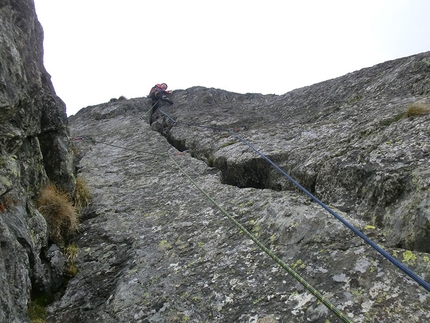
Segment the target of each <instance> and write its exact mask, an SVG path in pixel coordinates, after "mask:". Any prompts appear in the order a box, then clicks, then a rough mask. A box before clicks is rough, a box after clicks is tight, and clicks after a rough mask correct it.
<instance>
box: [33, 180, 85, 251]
mask: <svg viewBox="0 0 430 323" xmlns="http://www.w3.org/2000/svg"><path fill="white" fill-rule="evenodd" d="M37 208H38V210H39V212H40V213H42V215H43V216H44V218H45V219H46V222H47V224H48V230H49V238H50V240H52V241H53V242H54V243H56V244H58V245H60V246H63V245H64V244H65V243H66V241H67V240H68V238H69V237H70V236H71V235H72V234H73V233H74V232H75V231H76V230H77V228H78V216H77V213H76V210H75V208H74V207H73V205H72V203H71V202H70V200H69V197H68V195H67V194H65V193H63V192H60V191H59V190H58V189H57V188H56V187H55V185H53V184H49V185H47V186H46V187H45V188H44V189H42V191H41V193H40V196H39V199H38V201H37Z"/></svg>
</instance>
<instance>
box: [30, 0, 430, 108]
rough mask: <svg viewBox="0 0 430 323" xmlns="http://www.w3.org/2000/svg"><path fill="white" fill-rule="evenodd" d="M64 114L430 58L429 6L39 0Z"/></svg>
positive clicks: (373, 0)
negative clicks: (163, 93)
mask: <svg viewBox="0 0 430 323" xmlns="http://www.w3.org/2000/svg"><path fill="white" fill-rule="evenodd" d="M35 5H36V12H37V15H38V18H39V21H40V22H41V24H42V26H43V28H44V31H45V39H44V50H45V54H44V62H45V67H46V69H47V71H48V73H50V74H51V76H52V82H53V84H54V87H55V89H56V92H57V95H58V96H60V97H61V98H62V99H63V101H64V102H65V103H66V105H67V113H68V115H72V114H75V113H76V112H77V111H78V110H79V109H81V108H83V107H86V106H88V105H95V104H99V103H103V102H107V101H109V100H110V99H111V98H118V97H119V96H125V97H126V98H134V97H142V96H146V95H147V94H148V92H149V90H150V88H151V87H152V86H153V85H154V84H156V83H161V82H165V83H167V84H168V85H169V89H170V90H175V89H186V88H189V87H192V86H197V85H199V86H205V87H215V88H220V89H224V90H228V91H233V92H239V93H247V92H255V93H263V94H269V93H275V94H283V93H286V92H288V91H291V90H293V89H296V88H300V87H303V86H307V85H311V84H314V83H317V82H320V81H325V80H328V79H331V78H334V77H338V76H341V75H344V74H347V73H350V72H353V71H356V70H359V69H362V68H365V67H370V66H373V65H376V64H378V63H382V62H384V61H387V60H391V59H396V58H400V57H405V56H409V55H414V54H418V53H421V52H426V51H429V50H430V18H429V15H430V0H360V1H355V0H324V1H323V0H308V1H306V0H301V1H299V0H295V1H289V0H264V1H261V0H258V1H254V0H216V1H209V0H206V1H205V0H165V1H146V0H121V1H118V0H35Z"/></svg>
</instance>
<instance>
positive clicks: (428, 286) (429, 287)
mask: <svg viewBox="0 0 430 323" xmlns="http://www.w3.org/2000/svg"><path fill="white" fill-rule="evenodd" d="M160 112H161V113H162V114H164V115H165V116H166V117H168V118H169V119H170V120H171V121H172V122H173V123H175V124H177V122H176V121H175V120H174V119H173V118H171V117H170V116H169V115H168V114H167V113H165V112H164V111H160ZM187 125H188V126H198V125H190V124H187ZM208 128H209V127H208ZM217 130H225V131H228V132H229V133H230V134H231V135H233V136H234V137H236V138H237V139H238V140H239V141H241V142H243V143H244V144H245V145H247V146H248V147H249V148H251V149H252V150H254V151H255V152H256V153H257V154H258V155H260V156H261V157H263V158H264V159H265V160H266V161H268V162H269V163H270V164H271V165H272V166H273V167H275V168H276V170H278V171H279V172H280V173H281V174H282V175H283V176H285V177H286V178H288V179H289V180H290V181H291V182H292V183H293V184H294V185H296V186H297V187H298V188H299V189H300V190H302V191H303V192H304V193H305V194H306V195H308V196H309V197H310V198H311V199H312V200H313V201H315V202H316V203H318V204H319V205H320V206H321V207H322V208H324V209H325V210H326V211H328V212H329V213H330V214H331V215H333V216H334V217H335V218H336V219H338V220H339V221H340V222H342V223H343V224H344V225H345V226H346V227H347V228H349V229H350V230H351V231H352V232H354V233H355V234H356V235H358V236H359V237H360V238H362V239H363V240H364V241H365V242H366V243H367V244H369V245H370V246H371V247H372V248H373V249H375V250H376V251H377V252H379V253H380V254H381V255H382V256H384V257H385V258H386V259H388V260H389V261H391V263H393V264H394V265H395V266H396V267H397V268H399V269H400V270H402V271H403V272H404V273H405V274H406V275H408V276H409V277H410V278H412V279H413V280H415V281H416V282H417V283H418V284H419V285H421V286H422V287H424V288H425V289H426V290H427V291H429V292H430V284H429V283H428V282H426V281H425V280H424V279H422V278H421V277H419V276H418V275H417V274H415V273H414V272H413V271H412V270H410V269H409V268H408V267H406V266H405V265H404V264H403V263H401V262H400V261H399V260H397V259H396V258H394V257H393V256H392V255H390V254H389V253H388V252H386V251H385V250H384V249H382V248H381V247H379V246H378V245H377V244H376V243H375V242H373V241H372V240H371V239H369V238H368V237H367V236H366V235H365V234H364V233H362V232H361V231H360V230H358V229H356V228H355V227H354V226H353V225H352V224H350V223H349V222H348V221H346V220H345V219H344V218H342V217H341V216H340V215H339V214H337V213H336V212H334V211H333V210H332V209H330V208H329V207H328V206H327V205H325V204H324V203H323V202H321V201H320V200H319V199H317V198H316V197H315V196H314V195H312V193H310V192H309V191H308V190H307V189H305V188H304V187H303V186H302V185H300V184H299V183H298V182H297V181H296V180H294V179H293V178H292V177H291V176H290V175H288V174H287V173H286V172H284V171H283V170H282V169H281V168H280V167H279V166H278V165H276V164H275V163H274V162H273V161H272V160H270V159H269V158H268V157H267V156H266V155H264V154H263V153H261V152H260V151H258V150H257V149H256V148H255V147H254V146H253V145H251V144H250V143H249V142H248V141H246V140H245V139H244V138H242V137H241V136H239V135H238V134H237V133H235V132H234V131H233V130H229V129H222V128H217Z"/></svg>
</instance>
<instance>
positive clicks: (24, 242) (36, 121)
mask: <svg viewBox="0 0 430 323" xmlns="http://www.w3.org/2000/svg"><path fill="white" fill-rule="evenodd" d="M42 41H43V30H42V27H41V26H40V24H39V22H38V20H37V16H36V14H35V9H34V3H33V1H32V0H2V1H0V273H1V274H0V289H1V293H0V322H26V321H28V317H27V309H28V303H29V300H30V292H31V291H32V292H37V291H45V292H52V291H53V290H54V289H55V286H54V285H55V283H53V282H54V280H56V279H58V277H54V276H53V275H52V271H51V268H50V265H49V260H48V259H47V258H45V256H44V254H45V252H46V251H47V248H48V237H47V226H46V222H45V220H44V218H43V217H42V215H41V214H40V213H39V212H38V211H37V210H36V208H35V206H34V199H35V198H36V197H37V196H38V194H39V191H40V188H41V187H42V185H43V184H45V183H47V181H48V180H50V181H52V182H53V183H56V184H57V185H58V186H60V187H62V189H63V190H65V191H67V192H73V190H74V185H75V181H74V177H73V172H72V170H73V167H72V160H73V154H72V153H71V149H70V148H71V146H70V139H69V130H68V128H67V116H66V113H65V105H64V103H63V102H62V101H61V100H60V99H59V98H58V97H57V96H56V94H55V91H54V89H53V86H52V83H51V81H50V76H49V74H48V73H47V72H46V70H45V68H44V67H43V47H42ZM57 287H58V286H57Z"/></svg>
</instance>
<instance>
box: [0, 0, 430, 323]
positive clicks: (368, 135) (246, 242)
mask: <svg viewBox="0 0 430 323" xmlns="http://www.w3.org/2000/svg"><path fill="white" fill-rule="evenodd" d="M12 3H13V5H11V4H12ZM5 4H6V5H3V6H2V5H0V42H1V44H2V46H0V57H1V58H2V59H1V66H0V80H2V81H0V82H1V85H0V86H1V87H2V88H3V91H1V92H0V107H1V110H2V111H1V113H0V123H1V127H0V143H1V146H0V153H1V157H0V166H1V167H0V193H1V194H2V195H1V198H0V247H1V248H0V272H1V273H2V275H0V287H1V290H2V293H1V294H0V321H1V322H28V304H29V303H28V302H29V299H30V296H31V295H33V296H34V295H40V293H43V292H48V293H50V294H51V296H52V298H53V299H54V302H53V303H52V304H51V305H50V306H49V307H48V318H47V320H46V321H47V322H64V323H68V322H70V323H72V322H73V323H75V322H96V321H103V322H105V323H117V322H136V323H149V322H151V323H157V322H159V323H162V322H195V323H197V322H238V323H241V322H243V323H245V322H248V323H249V322H267V323H269V322H270V323H274V322H293V323H294V322H297V323H299V322H305V321H306V322H316V323H319V322H326V321H335V320H336V318H335V316H334V314H333V313H332V312H330V311H329V310H328V309H327V308H325V307H324V306H323V305H322V304H318V302H317V301H316V300H315V299H314V298H313V297H312V296H311V295H310V293H308V292H306V291H305V290H304V288H303V287H302V286H301V285H300V284H299V283H298V282H297V281H295V280H294V279H293V278H292V277H290V276H289V275H287V274H286V273H285V272H284V271H283V270H281V268H280V267H279V266H277V265H276V264H275V263H274V262H273V261H272V260H271V259H269V258H268V257H266V256H265V255H264V253H263V252H262V251H261V250H260V249H259V248H257V247H256V246H255V244H254V243H253V242H252V241H251V240H250V239H247V238H246V237H245V236H244V235H243V234H241V233H240V232H239V231H238V229H237V228H236V227H235V226H233V225H232V224H231V223H230V221H229V220H228V219H226V218H225V217H223V216H222V214H220V212H219V211H218V210H217V209H216V208H214V207H213V206H212V205H211V204H210V203H209V202H208V201H207V200H206V199H205V198H204V197H202V195H201V194H200V192H198V191H197V190H196V189H195V187H193V186H192V185H190V184H189V182H188V181H187V179H186V178H185V177H184V176H183V175H182V174H181V173H180V172H179V171H178V169H177V168H176V166H175V165H174V163H173V162H172V160H171V158H175V162H177V163H178V164H179V165H181V167H183V168H184V170H185V171H186V172H187V173H188V174H190V176H192V177H193V180H195V181H196V182H197V183H198V185H199V186H200V187H201V188H202V189H203V190H204V191H206V192H207V193H208V194H209V195H210V196H211V197H212V198H213V199H214V200H215V201H217V202H218V203H220V205H221V206H222V207H223V208H225V209H226V210H227V211H228V212H230V213H231V214H233V216H234V218H235V219H236V220H237V221H239V222H240V223H241V224H242V225H244V226H245V227H246V228H247V229H248V230H250V231H251V232H252V233H253V234H254V235H256V236H257V237H258V238H259V239H260V240H261V241H263V242H264V243H265V244H266V245H267V246H269V248H270V249H271V250H273V252H275V253H276V255H278V256H279V257H280V258H281V259H283V260H285V261H286V262H287V263H288V264H289V265H290V266H291V267H292V268H294V269H295V270H296V271H297V272H298V273H299V274H300V275H301V276H302V277H304V278H305V279H306V280H307V281H308V282H309V283H310V284H311V285H312V286H314V287H315V288H316V289H317V290H318V291H320V292H321V293H323V294H324V295H325V296H326V297H328V298H329V299H330V300H331V301H333V302H334V303H335V305H336V306H337V307H339V308H340V309H341V310H342V311H343V312H344V313H345V314H346V315H347V316H348V317H350V318H351V319H352V320H353V321H354V322H358V323H364V322H367V321H370V320H375V321H376V320H377V321H378V322H381V323H385V322H386V323H388V322H390V323H392V322H405V321H408V320H409V321H413V322H427V321H429V320H430V308H429V305H428V304H430V303H429V296H428V293H426V292H425V291H423V290H422V289H421V288H420V287H419V286H417V285H416V284H415V283H413V282H411V281H410V279H408V278H406V277H405V275H404V274H402V273H401V272H399V270H398V269H397V268H395V267H394V266H392V264H391V263H388V262H386V261H381V257H380V255H379V254H376V253H375V251H374V250H372V249H371V248H370V247H369V246H367V245H365V244H364V242H363V241H362V240H361V239H360V238H358V237H356V236H354V235H353V234H352V233H351V231H350V230H348V229H346V228H345V227H344V226H343V225H342V224H341V223H339V221H337V220H336V219H334V218H333V217H331V216H330V215H328V214H326V212H323V211H322V210H321V208H320V207H319V206H318V205H316V203H312V202H311V201H310V200H309V198H308V197H306V196H304V195H303V194H302V193H300V192H297V190H296V189H295V188H294V186H293V185H292V184H291V183H289V181H288V180H287V179H286V178H284V177H283V176H282V175H281V174H279V173H278V172H277V171H276V170H274V169H273V168H272V166H271V165H270V164H268V163H267V161H265V160H263V159H261V158H259V157H258V156H256V155H255V154H254V152H253V151H252V150H250V149H249V148H248V147H246V146H244V145H243V144H242V143H240V142H238V141H237V140H236V139H235V138H233V137H232V136H231V135H230V134H228V133H226V132H224V131H219V130H217V128H222V129H233V130H234V131H237V132H238V133H239V134H240V136H243V138H245V139H246V140H247V141H249V142H250V143H252V145H253V146H254V147H256V148H257V149H259V150H260V151H261V152H262V153H263V154H264V155H266V156H268V157H269V158H270V159H271V160H273V161H274V162H275V163H276V164H277V165H279V167H280V168H282V169H283V170H285V172H286V173H288V174H290V175H291V176H292V177H293V178H294V179H295V180H297V181H298V182H299V183H300V184H302V185H303V186H304V187H305V188H306V189H308V190H309V191H311V192H312V193H313V194H314V195H315V196H317V197H319V198H321V200H322V201H324V202H325V203H326V204H327V205H329V206H330V207H331V208H333V209H334V210H335V211H336V213H338V214H340V215H341V216H342V217H344V218H345V219H346V220H347V221H348V222H349V223H351V224H353V225H354V226H355V227H356V228H358V229H360V230H361V231H363V232H365V233H366V234H367V235H368V236H369V237H371V238H372V239H374V240H375V241H376V242H377V243H378V244H381V245H383V246H384V248H385V249H386V250H387V251H388V252H389V253H391V254H393V255H394V256H395V257H396V258H397V259H399V260H401V261H402V262H404V263H405V264H407V266H408V267H409V268H411V269H412V270H413V271H415V272H416V273H419V274H420V275H422V276H423V277H424V278H426V279H427V278H428V277H430V262H429V257H430V255H429V254H428V252H430V249H429V246H430V244H429V240H430V238H429V236H430V234H429V232H430V222H429V219H430V216H429V212H430V208H429V205H430V202H429V201H430V197H429V196H430V195H429V194H430V193H429V190H430V173H429V171H428V165H429V164H430V160H429V156H430V144H429V143H430V138H429V136H430V132H429V130H428V128H429V127H428V123H429V121H430V119H429V118H430V115H429V114H428V113H426V112H425V111H424V113H423V110H421V112H419V114H418V115H416V114H415V115H414V112H413V110H410V109H409V106H410V105H411V104H415V103H416V102H419V103H420V104H424V107H425V106H429V104H430V102H429V100H430V98H429V97H428V95H429V93H430V78H429V74H428V71H429V66H430V65H429V64H428V62H430V53H421V54H417V55H413V56H410V57H404V58H401V59H398V60H394V61H389V62H384V63H381V64H378V65H375V66H373V67H369V68H365V69H362V70H359V71H356V72H353V73H350V74H347V75H345V76H342V77H339V78H335V79H332V80H328V81H325V82H321V83H317V84H314V85H311V86H307V87H304V88H300V89H296V90H293V91H291V92H288V93H286V94H284V95H261V94H239V93H231V92H228V91H223V90H219V89H213V88H211V89H208V88H204V87H193V88H189V89H186V90H177V91H174V92H173V93H172V94H171V99H172V101H173V102H174V103H175V104H174V105H173V106H166V107H163V110H164V111H166V113H168V114H169V115H171V116H173V117H174V118H175V119H177V120H179V121H181V120H182V121H184V122H186V123H190V124H199V125H208V126H209V128H207V127H206V128H205V127H201V128H198V129H193V128H192V127H180V126H172V125H171V124H170V123H169V122H168V120H164V119H163V117H162V116H161V115H160V116H159V117H158V119H157V118H155V119H157V120H155V122H154V123H153V124H152V127H149V125H148V124H147V123H146V122H145V121H144V120H143V119H142V118H141V116H142V115H143V114H144V113H145V112H147V111H149V109H150V103H149V102H148V100H147V99H146V98H135V99H130V100H127V99H125V98H123V97H121V98H119V99H112V100H111V101H110V102H108V103H103V104H100V105H96V106H91V107H87V108H84V109H82V110H81V111H79V112H78V113H77V114H76V115H75V116H72V117H70V118H69V119H68V120H67V118H66V113H65V105H64V103H63V102H62V101H61V99H59V98H58V97H57V96H56V94H55V92H54V89H53V86H52V84H51V81H50V76H49V74H48V73H47V72H46V71H45V69H44V67H43V64H42V62H43V57H42V54H43V48H42V39H43V31H42V28H41V26H40V24H39V23H38V21H37V17H36V15H35V12H34V3H33V2H32V0H14V1H12V2H11V1H6V2H5ZM23 17H25V19H22V18H23ZM421 107H422V106H421ZM145 119H147V115H146V116H145ZM68 123H69V125H70V129H69V127H68ZM154 130H157V131H158V132H155V131H154ZM69 131H70V133H69ZM160 133H162V134H163V136H164V137H163V136H161V135H160ZM70 134H72V137H79V138H82V139H83V140H80V141H74V146H75V147H74V148H73V151H75V152H76V153H77V154H78V155H77V158H76V159H74V158H73V153H72V147H71V141H70V138H71V136H70ZM121 147H123V148H126V149H127V150H126V151H125V150H124V149H122V148H121ZM142 151H145V152H154V154H146V153H145V154H142V153H141V152H142ZM166 155H169V158H166ZM73 160H74V162H73ZM74 170H76V171H77V172H78V175H79V176H82V177H84V178H85V179H86V180H87V182H88V185H89V187H90V189H91V191H92V203H91V205H90V206H88V207H87V208H85V209H84V214H83V216H82V218H81V220H82V222H81V224H80V228H79V232H77V234H76V236H75V237H74V238H73V243H74V244H75V246H76V249H77V255H76V259H75V264H76V266H77V267H78V268H79V271H78V273H77V275H76V276H75V277H74V278H72V279H71V280H70V281H69V282H68V285H67V286H62V282H63V281H64V272H65V270H66V267H65V263H66V258H65V256H64V255H63V253H62V252H61V250H60V248H58V247H57V246H55V245H50V244H49V242H48V241H49V237H48V235H47V232H48V230H47V224H46V221H45V220H44V218H43V217H42V215H41V214H40V213H39V212H38V211H37V209H36V208H35V205H34V202H33V201H34V199H35V198H36V197H37V196H38V194H39V192H40V189H41V187H43V185H44V184H45V183H47V182H48V181H51V182H54V183H56V184H58V185H60V186H61V189H62V190H64V191H65V192H68V193H69V194H72V193H73V191H74V188H75V175H76V174H74V173H73V171H74ZM226 184H228V185H226ZM10 255H13V257H11V256H10ZM427 280H428V279H427ZM62 287H64V289H63V290H61V288H62ZM60 290H61V291H60ZM56 291H60V292H56ZM62 291H63V292H64V293H63V292H62Z"/></svg>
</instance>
